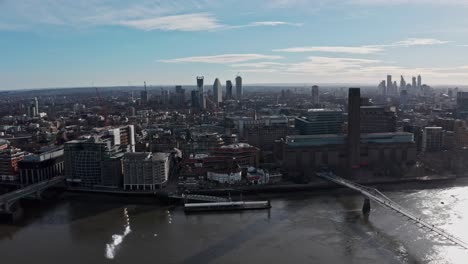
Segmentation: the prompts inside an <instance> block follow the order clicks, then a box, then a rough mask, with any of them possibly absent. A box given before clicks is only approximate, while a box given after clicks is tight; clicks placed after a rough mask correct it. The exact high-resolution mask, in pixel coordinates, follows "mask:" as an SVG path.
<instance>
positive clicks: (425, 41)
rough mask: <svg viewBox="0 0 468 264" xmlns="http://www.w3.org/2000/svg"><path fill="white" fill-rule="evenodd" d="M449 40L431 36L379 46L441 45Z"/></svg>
mask: <svg viewBox="0 0 468 264" xmlns="http://www.w3.org/2000/svg"><path fill="white" fill-rule="evenodd" d="M449 42H450V41H446V40H438V39H433V38H408V39H405V40H401V41H397V42H395V43H393V44H390V45H382V46H381V47H411V46H428V45H441V44H446V43H449Z"/></svg>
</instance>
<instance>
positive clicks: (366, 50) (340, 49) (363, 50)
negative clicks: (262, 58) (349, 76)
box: [273, 46, 383, 54]
mask: <svg viewBox="0 0 468 264" xmlns="http://www.w3.org/2000/svg"><path fill="white" fill-rule="evenodd" d="M273 51H276V52H333V53H350V54H371V53H377V52H380V51H383V48H381V47H377V46H360V47H346V46H306V47H292V48H285V49H274V50H273Z"/></svg>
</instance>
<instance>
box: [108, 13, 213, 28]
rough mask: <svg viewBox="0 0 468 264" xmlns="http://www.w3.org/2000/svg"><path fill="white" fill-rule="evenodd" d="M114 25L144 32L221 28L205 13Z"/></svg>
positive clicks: (129, 21) (120, 22) (128, 21)
mask: <svg viewBox="0 0 468 264" xmlns="http://www.w3.org/2000/svg"><path fill="white" fill-rule="evenodd" d="M116 24H118V25H122V26H127V27H131V28H135V29H139V30H145V31H150V30H163V31H174V30H178V31H203V30H214V29H218V28H221V27H222V25H221V24H220V23H218V21H217V19H216V18H214V17H213V16H212V15H210V14H205V13H199V14H185V15H175V16H164V17H157V18H149V19H139V20H127V21H119V22H117V23H116Z"/></svg>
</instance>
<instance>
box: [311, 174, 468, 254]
mask: <svg viewBox="0 0 468 264" xmlns="http://www.w3.org/2000/svg"><path fill="white" fill-rule="evenodd" d="M317 176H319V177H321V178H323V179H326V180H328V181H331V182H334V183H336V184H339V185H342V186H345V187H348V188H350V189H353V190H355V191H358V192H360V193H361V194H362V195H364V196H366V197H368V198H369V199H370V200H372V201H375V202H377V203H378V204H380V205H382V206H384V207H386V208H389V209H391V210H393V211H395V212H397V213H399V214H401V215H403V216H405V217H407V218H409V219H410V220H412V221H413V222H414V223H415V224H417V225H418V226H419V227H421V228H427V230H428V231H430V232H434V233H436V234H437V235H439V236H441V237H443V238H445V239H447V240H449V241H451V242H453V243H455V244H456V245H459V246H461V247H463V248H465V249H468V243H466V242H464V241H463V240H461V239H459V238H457V237H455V236H453V235H451V234H449V233H447V232H446V231H444V230H442V229H440V228H437V227H435V226H434V225H431V224H429V223H427V222H425V221H424V220H422V219H421V217H417V216H416V215H414V214H413V213H411V212H409V211H408V210H406V209H405V208H403V207H401V206H400V205H399V204H398V203H396V202H394V201H392V200H391V199H390V198H388V197H387V196H385V195H384V194H383V193H381V192H379V190H377V189H375V188H370V187H367V186H363V185H360V184H358V183H355V182H352V181H349V180H346V179H343V178H340V177H338V176H336V175H334V174H333V173H317Z"/></svg>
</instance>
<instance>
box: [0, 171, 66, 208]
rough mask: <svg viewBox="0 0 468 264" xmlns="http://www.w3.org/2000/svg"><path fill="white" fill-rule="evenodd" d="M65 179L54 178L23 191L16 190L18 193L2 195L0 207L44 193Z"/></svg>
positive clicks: (61, 177) (32, 185) (25, 188)
mask: <svg viewBox="0 0 468 264" xmlns="http://www.w3.org/2000/svg"><path fill="white" fill-rule="evenodd" d="M64 179H65V178H64V177H63V176H58V177H54V178H52V179H50V180H47V181H42V182H39V183H36V184H31V185H28V186H26V187H24V188H22V189H19V190H16V191H13V192H9V193H6V194H4V195H1V196H0V206H2V205H4V204H5V203H9V202H12V201H16V200H19V199H21V198H24V197H27V196H29V195H32V194H34V193H36V192H38V191H42V190H45V189H47V188H50V187H52V186H54V185H56V184H59V183H61V182H63V181H64Z"/></svg>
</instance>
